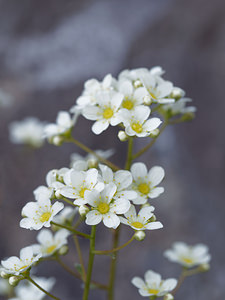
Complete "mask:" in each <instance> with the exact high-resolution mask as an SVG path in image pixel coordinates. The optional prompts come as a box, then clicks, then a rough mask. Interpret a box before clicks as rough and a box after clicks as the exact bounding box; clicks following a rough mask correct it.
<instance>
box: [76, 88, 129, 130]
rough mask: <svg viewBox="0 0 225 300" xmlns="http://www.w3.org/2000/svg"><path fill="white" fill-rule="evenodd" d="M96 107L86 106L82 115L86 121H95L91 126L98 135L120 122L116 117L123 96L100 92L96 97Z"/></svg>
mask: <svg viewBox="0 0 225 300" xmlns="http://www.w3.org/2000/svg"><path fill="white" fill-rule="evenodd" d="M96 98H97V104H98V106H93V105H89V106H86V107H85V108H84V109H83V111H82V115H83V116H84V117H85V118H86V119H88V120H96V122H95V123H94V124H93V126H92V131H93V132H94V133H95V134H100V133H102V132H103V131H104V130H106V129H107V128H108V127H109V125H112V126H116V125H118V124H119V123H120V122H121V119H120V118H119V116H118V109H119V107H120V105H121V103H122V100H123V95H122V94H120V93H116V92H113V91H111V92H101V93H98V94H97V96H96Z"/></svg>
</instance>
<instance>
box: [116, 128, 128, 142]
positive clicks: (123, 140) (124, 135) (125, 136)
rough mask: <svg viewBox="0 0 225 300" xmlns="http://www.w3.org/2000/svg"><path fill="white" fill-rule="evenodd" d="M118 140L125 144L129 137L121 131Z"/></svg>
mask: <svg viewBox="0 0 225 300" xmlns="http://www.w3.org/2000/svg"><path fill="white" fill-rule="evenodd" d="M118 138H119V139H120V141H121V142H125V141H127V140H128V135H127V134H126V132H125V131H123V130H120V131H119V132H118Z"/></svg>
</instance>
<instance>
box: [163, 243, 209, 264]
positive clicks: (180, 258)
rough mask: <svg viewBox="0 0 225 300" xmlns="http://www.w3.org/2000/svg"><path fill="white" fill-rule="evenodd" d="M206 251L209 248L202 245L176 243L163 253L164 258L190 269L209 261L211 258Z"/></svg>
mask: <svg viewBox="0 0 225 300" xmlns="http://www.w3.org/2000/svg"><path fill="white" fill-rule="evenodd" d="M208 250H209V248H208V247H207V246H206V245H203V244H197V245H195V246H189V245H187V244H185V243H183V242H176V243H174V244H173V249H171V250H166V251H165V252H164V256H165V257H167V258H168V259H169V260H170V261H173V262H176V263H179V264H181V265H182V266H184V267H187V268H191V267H194V266H198V265H201V264H205V263H208V262H209V261H210V259H211V256H210V254H209V253H208Z"/></svg>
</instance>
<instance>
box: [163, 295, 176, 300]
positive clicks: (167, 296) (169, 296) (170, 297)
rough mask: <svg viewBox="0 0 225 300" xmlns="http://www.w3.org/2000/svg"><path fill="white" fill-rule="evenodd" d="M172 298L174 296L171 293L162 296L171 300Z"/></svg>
mask: <svg viewBox="0 0 225 300" xmlns="http://www.w3.org/2000/svg"><path fill="white" fill-rule="evenodd" d="M173 299H174V297H173V295H172V294H166V295H165V296H164V298H163V300H173Z"/></svg>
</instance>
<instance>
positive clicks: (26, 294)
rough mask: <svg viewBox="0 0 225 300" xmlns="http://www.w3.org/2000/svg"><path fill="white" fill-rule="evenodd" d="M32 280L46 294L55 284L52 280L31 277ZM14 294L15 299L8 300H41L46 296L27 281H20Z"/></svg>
mask: <svg viewBox="0 0 225 300" xmlns="http://www.w3.org/2000/svg"><path fill="white" fill-rule="evenodd" d="M32 279H33V280H34V281H35V282H36V283H37V284H38V285H40V286H41V287H42V288H43V289H44V290H46V291H48V292H49V291H50V290H51V289H52V287H53V285H54V284H55V279H54V278H43V277H32ZM14 292H15V297H13V298H10V299H9V300H31V299H32V300H41V299H43V298H44V297H45V296H46V294H45V293H44V292H42V291H41V290H40V289H38V288H37V287H36V286H34V285H33V284H32V283H30V282H27V281H21V282H20V283H19V285H18V286H17V287H16V288H15V290H14Z"/></svg>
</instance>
